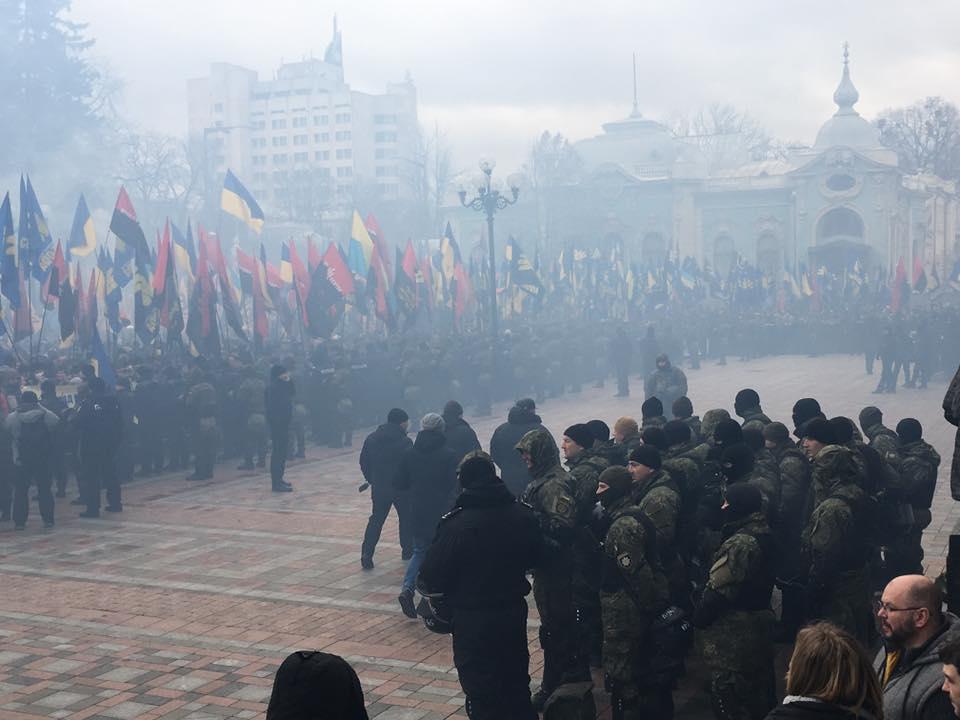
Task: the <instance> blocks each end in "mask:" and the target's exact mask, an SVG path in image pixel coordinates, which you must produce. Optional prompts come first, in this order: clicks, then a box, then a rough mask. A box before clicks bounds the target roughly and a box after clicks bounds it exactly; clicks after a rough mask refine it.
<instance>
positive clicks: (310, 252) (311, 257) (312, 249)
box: [307, 235, 323, 275]
mask: <svg viewBox="0 0 960 720" xmlns="http://www.w3.org/2000/svg"><path fill="white" fill-rule="evenodd" d="M322 262H323V257H322V256H321V255H320V248H318V247H317V246H316V244H315V243H314V242H313V235H307V265H308V266H309V268H310V274H311V275H313V272H314V270H316V269H317V268H318V267H319V266H320V263H322Z"/></svg>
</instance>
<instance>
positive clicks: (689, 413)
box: [670, 395, 702, 443]
mask: <svg viewBox="0 0 960 720" xmlns="http://www.w3.org/2000/svg"><path fill="white" fill-rule="evenodd" d="M670 410H671V412H673V417H674V419H675V420H682V421H683V422H684V424H686V425H687V427H689V428H690V434H691V437H692V439H693V440H694V441H696V442H697V443H699V442H700V437H701V432H702V430H701V423H700V416H699V415H694V414H693V403H692V402H690V398H688V397H687V396H686V395H682V396H681V397H678V398H677V399H676V400H674V401H673V406H672V407H671V408H670Z"/></svg>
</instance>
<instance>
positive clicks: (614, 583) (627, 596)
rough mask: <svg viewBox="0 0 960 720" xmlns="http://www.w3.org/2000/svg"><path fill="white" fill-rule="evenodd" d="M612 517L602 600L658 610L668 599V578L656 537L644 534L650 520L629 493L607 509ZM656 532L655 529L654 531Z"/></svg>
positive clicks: (649, 610)
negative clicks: (661, 563)
mask: <svg viewBox="0 0 960 720" xmlns="http://www.w3.org/2000/svg"><path fill="white" fill-rule="evenodd" d="M607 514H608V516H609V518H610V520H611V524H610V527H609V529H608V530H607V533H606V536H605V538H604V541H603V554H604V556H603V561H604V571H603V574H604V578H603V582H602V585H601V601H602V602H603V603H604V604H605V605H607V604H616V605H622V604H628V605H632V606H633V607H635V608H636V609H637V610H639V611H641V612H649V613H653V612H658V611H659V610H660V609H662V608H663V607H664V606H665V605H666V604H667V603H668V601H669V591H668V588H667V578H666V576H665V575H664V574H663V571H662V570H661V568H660V566H659V557H658V552H657V544H656V539H655V538H650V537H648V536H647V534H648V531H649V530H650V529H652V528H653V523H652V521H649V520H648V521H647V522H644V518H643V517H641V515H644V516H645V513H643V511H642V510H641V509H640V508H639V507H636V506H635V505H633V502H632V500H631V499H630V496H629V495H626V496H624V497H623V498H621V499H620V500H619V501H618V502H617V503H615V504H614V505H613V506H612V507H611V508H609V509H608V510H607ZM654 532H655V531H654Z"/></svg>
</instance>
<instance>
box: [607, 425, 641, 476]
mask: <svg viewBox="0 0 960 720" xmlns="http://www.w3.org/2000/svg"><path fill="white" fill-rule="evenodd" d="M613 441H614V442H615V443H616V444H617V445H618V446H619V447H621V448H622V449H623V457H624V461H623V462H624V465H626V462H627V458H629V457H630V453H632V452H633V451H634V450H636V449H637V448H638V447H640V446H641V445H643V438H642V437H640V426H639V425H637V421H636V420H634V419H633V418H632V417H621V418H617V421H616V422H615V423H614V424H613Z"/></svg>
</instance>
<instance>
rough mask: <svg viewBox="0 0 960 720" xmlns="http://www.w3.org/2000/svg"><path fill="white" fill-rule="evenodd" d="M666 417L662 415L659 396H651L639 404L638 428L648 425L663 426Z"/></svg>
mask: <svg viewBox="0 0 960 720" xmlns="http://www.w3.org/2000/svg"><path fill="white" fill-rule="evenodd" d="M666 424H667V419H666V418H665V417H664V416H663V402H661V400H660V398H658V397H655V396H651V397H648V398H647V399H646V400H644V401H643V405H641V406H640V429H641V430H645V429H646V428H648V427H663V426H664V425H666Z"/></svg>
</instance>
